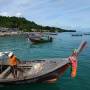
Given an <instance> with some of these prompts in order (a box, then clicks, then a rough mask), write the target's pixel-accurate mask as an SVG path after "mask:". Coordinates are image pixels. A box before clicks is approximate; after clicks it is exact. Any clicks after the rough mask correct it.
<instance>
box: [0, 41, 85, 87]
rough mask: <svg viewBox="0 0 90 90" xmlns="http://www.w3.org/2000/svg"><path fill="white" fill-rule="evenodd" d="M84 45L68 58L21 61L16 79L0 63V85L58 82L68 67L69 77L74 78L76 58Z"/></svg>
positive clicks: (6, 65) (4, 65) (8, 69)
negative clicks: (70, 69)
mask: <svg viewBox="0 0 90 90" xmlns="http://www.w3.org/2000/svg"><path fill="white" fill-rule="evenodd" d="M85 45H86V42H83V43H82V44H81V45H80V47H79V48H78V49H77V50H75V51H74V52H73V54H72V55H71V56H70V57H68V58H51V59H39V60H33V61H22V62H21V63H20V64H18V65H17V67H16V70H17V78H14V77H13V76H12V74H11V67H10V66H9V65H8V64H7V63H6V62H0V85H12V84H26V83H27V84H30V83H36V82H39V83H41V82H46V83H52V82H55V81H56V80H58V78H59V77H60V76H61V75H62V74H63V73H64V72H65V71H66V70H67V68H68V67H69V66H70V65H71V66H72V73H71V75H72V77H75V75H76V70H77V63H76V62H77V56H78V54H79V53H80V52H81V51H82V50H83V48H84V47H85ZM1 56H2V55H1Z"/></svg>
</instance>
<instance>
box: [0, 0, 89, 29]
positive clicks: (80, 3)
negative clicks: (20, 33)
mask: <svg viewBox="0 0 90 90" xmlns="http://www.w3.org/2000/svg"><path fill="white" fill-rule="evenodd" d="M0 15H4V16H22V17H25V18H27V19H28V20H31V21H34V22H36V23H37V24H40V25H49V26H57V27H62V28H68V29H71V28H72V29H74V28H90V0H0Z"/></svg>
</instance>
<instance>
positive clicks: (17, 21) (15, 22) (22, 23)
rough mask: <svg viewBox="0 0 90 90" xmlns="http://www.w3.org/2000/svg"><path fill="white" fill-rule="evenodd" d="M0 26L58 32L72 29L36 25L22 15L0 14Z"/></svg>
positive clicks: (21, 29)
mask: <svg viewBox="0 0 90 90" xmlns="http://www.w3.org/2000/svg"><path fill="white" fill-rule="evenodd" d="M0 27H4V28H18V30H20V31H28V32H30V31H32V30H37V31H50V32H54V31H56V30H57V31H59V32H68V31H69V32H73V31H74V30H64V29H61V28H57V27H50V26H42V25H38V24H36V23H35V22H33V21H29V20H27V19H25V18H23V17H15V16H13V17H9V16H8V17H6V16H0Z"/></svg>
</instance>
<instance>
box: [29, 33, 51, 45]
mask: <svg viewBox="0 0 90 90" xmlns="http://www.w3.org/2000/svg"><path fill="white" fill-rule="evenodd" d="M28 40H30V41H31V42H32V43H45V42H52V40H53V38H52V37H51V36H49V35H41V34H40V35H39V34H38V35H36V34H33V35H28Z"/></svg>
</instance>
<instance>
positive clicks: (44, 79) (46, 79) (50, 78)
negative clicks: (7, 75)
mask: <svg viewBox="0 0 90 90" xmlns="http://www.w3.org/2000/svg"><path fill="white" fill-rule="evenodd" d="M69 66H70V64H65V65H64V66H62V67H60V68H58V69H56V70H54V71H52V72H49V73H47V74H44V75H41V76H38V77H35V78H28V79H22V80H13V81H8V80H7V81H5V82H0V85H18V84H30V83H53V82H55V81H56V80H57V79H58V78H59V77H60V76H61V75H62V74H63V73H64V72H65V71H66V70H67V68H68V67H69Z"/></svg>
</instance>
